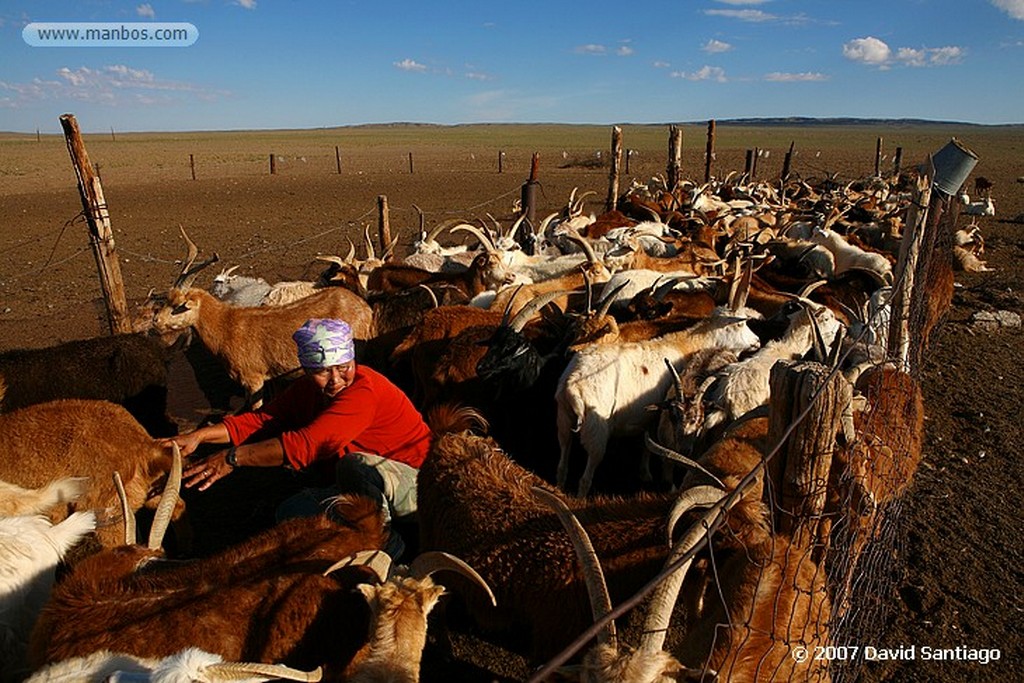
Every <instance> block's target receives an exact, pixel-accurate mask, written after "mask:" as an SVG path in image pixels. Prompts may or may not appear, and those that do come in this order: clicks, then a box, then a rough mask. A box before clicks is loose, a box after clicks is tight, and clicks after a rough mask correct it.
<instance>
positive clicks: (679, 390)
mask: <svg viewBox="0 0 1024 683" xmlns="http://www.w3.org/2000/svg"><path fill="white" fill-rule="evenodd" d="M662 360H664V361H665V367H667V368H668V371H669V372H670V373H671V374H672V384H673V386H675V388H676V397H677V398H679V399H682V398H683V380H682V378H681V377H680V376H679V371H678V370H676V366H674V365H672V361H670V360H669V359H668V358H664V359H662Z"/></svg>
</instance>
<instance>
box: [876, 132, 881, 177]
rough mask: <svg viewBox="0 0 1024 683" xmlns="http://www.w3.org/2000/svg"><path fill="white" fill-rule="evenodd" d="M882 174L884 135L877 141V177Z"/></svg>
mask: <svg viewBox="0 0 1024 683" xmlns="http://www.w3.org/2000/svg"><path fill="white" fill-rule="evenodd" d="M880 175H882V137H881V136H879V137H878V140H876V141H875V177H876V178H877V177H879V176H880Z"/></svg>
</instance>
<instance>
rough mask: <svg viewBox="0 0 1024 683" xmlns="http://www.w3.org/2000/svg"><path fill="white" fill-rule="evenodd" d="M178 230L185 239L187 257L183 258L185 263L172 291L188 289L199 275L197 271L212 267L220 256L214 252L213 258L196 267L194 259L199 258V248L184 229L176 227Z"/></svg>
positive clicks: (180, 226) (179, 226)
mask: <svg viewBox="0 0 1024 683" xmlns="http://www.w3.org/2000/svg"><path fill="white" fill-rule="evenodd" d="M178 229H179V230H181V236H182V237H184V238H185V244H186V245H188V255H187V256H186V257H185V262H184V263H183V264H182V267H181V273H180V274H179V275H178V278H177V279H176V280H175V281H174V287H173V289H188V288H189V287H191V286H192V283H193V282H195V280H196V277H198V275H199V271H201V270H202V269H203V268H206V267H207V266H210V265H213V264H214V263H216V262H217V261H220V256H218V255H217V254H216V252H214V254H213V256H211V257H210V258H208V259H206V260H205V261H203V262H202V263H200V264H198V265H196V264H195V263H196V259H197V258H198V257H199V247H197V246H196V243H195V242H193V241H192V238H190V237H189V236H188V233H187V232H185V227H184V226H182V225H178Z"/></svg>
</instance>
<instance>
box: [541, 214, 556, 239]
mask: <svg viewBox="0 0 1024 683" xmlns="http://www.w3.org/2000/svg"><path fill="white" fill-rule="evenodd" d="M557 217H558V212H557V211H556V212H555V213H552V214H548V215H547V216H545V217H544V220H542V221H541V222H540V225H539V226H538V227H537V232H536V234H538V235H543V234H544V233H545V232H547V229H548V226H549V225H551V221H553V220H555V218H557Z"/></svg>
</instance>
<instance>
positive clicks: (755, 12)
mask: <svg viewBox="0 0 1024 683" xmlns="http://www.w3.org/2000/svg"><path fill="white" fill-rule="evenodd" d="M704 14H707V15H708V16H711V17H726V18H728V19H739V20H740V21H751V22H762V21H774V20H776V19H778V17H777V16H775V15H774V14H768V13H767V12H762V11H761V10H759V9H706V10H704Z"/></svg>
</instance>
